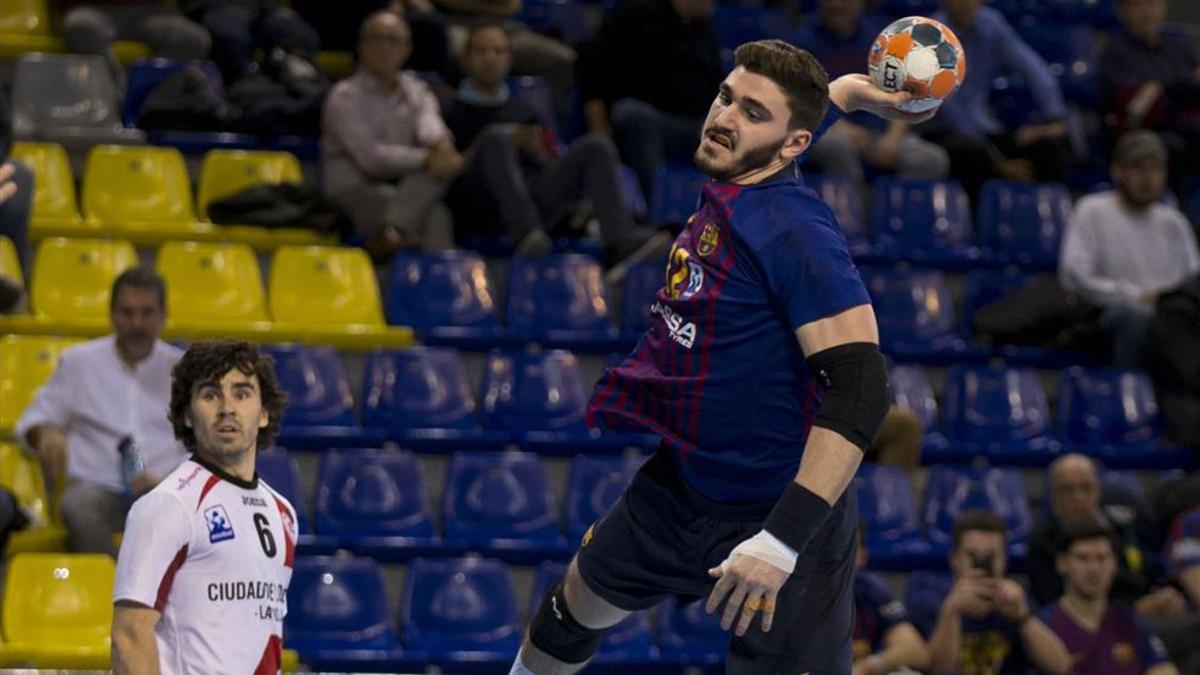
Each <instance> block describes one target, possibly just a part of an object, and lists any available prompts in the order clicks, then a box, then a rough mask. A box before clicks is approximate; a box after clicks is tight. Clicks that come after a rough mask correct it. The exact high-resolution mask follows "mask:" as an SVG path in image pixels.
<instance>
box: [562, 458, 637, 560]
mask: <svg viewBox="0 0 1200 675" xmlns="http://www.w3.org/2000/svg"><path fill="white" fill-rule="evenodd" d="M643 461H645V458H643V457H638V456H633V457H589V456H587V455H580V456H578V457H576V458H575V459H574V461H572V462H571V474H570V476H569V477H568V478H567V504H566V509H565V511H566V523H565V526H566V530H567V540H568V541H569V542H570V543H571V544H572V545H574V544H575V543H576V542H579V541H580V540H581V539H582V538H583V533H584V532H586V531H587V529H588V528H589V527H591V525H592V523H594V522H596V521H597V520H598V519H599V518H600V516H602V515H604V514H605V513H606V512H607V511H608V509H609V507H610V506H612V505H613V504H615V503H616V501H617V498H618V497H620V496H621V493H622V492H623V491H624V490H625V487H626V486H627V485H629V483H630V481H632V480H633V476H634V474H636V473H637V471H638V469H639V468H641V466H642V462H643Z"/></svg>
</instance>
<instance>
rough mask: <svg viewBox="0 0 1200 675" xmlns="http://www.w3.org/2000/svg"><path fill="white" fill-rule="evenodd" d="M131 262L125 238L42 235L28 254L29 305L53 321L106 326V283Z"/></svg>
mask: <svg viewBox="0 0 1200 675" xmlns="http://www.w3.org/2000/svg"><path fill="white" fill-rule="evenodd" d="M137 262H138V257H137V252H136V251H135V250H134V249H133V246H132V245H130V244H129V242H126V241H120V240H113V239H62V238H53V239H45V240H43V241H42V243H41V244H40V245H39V246H38V249H37V256H36V257H35V258H34V264H33V292H32V294H31V297H30V309H31V311H32V312H33V313H34V314H36V315H38V316H40V317H44V318H46V319H52V320H54V321H55V322H68V323H69V322H81V321H83V322H88V323H99V324H102V325H104V326H107V325H108V322H109V321H108V314H109V296H110V295H111V292H112V283H113V281H114V280H115V279H116V278H117V276H118V275H119V274H120V273H121V272H123V271H125V270H126V269H128V268H130V267H133V266H134V265H137Z"/></svg>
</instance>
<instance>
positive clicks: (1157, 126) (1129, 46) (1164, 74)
mask: <svg viewBox="0 0 1200 675" xmlns="http://www.w3.org/2000/svg"><path fill="white" fill-rule="evenodd" d="M1116 5H1117V15H1118V16H1119V17H1120V19H1121V27H1122V30H1121V31H1120V32H1118V33H1116V34H1115V35H1112V36H1111V37H1110V38H1109V40H1108V42H1107V44H1106V45H1105V48H1104V51H1103V52H1102V53H1101V55H1100V68H1099V70H1100V98H1101V104H1102V105H1103V106H1104V109H1105V111H1107V112H1108V113H1109V115H1110V117H1109V119H1108V122H1109V128H1111V129H1114V130H1115V131H1116V132H1117V133H1123V132H1124V131H1125V130H1127V129H1136V128H1139V127H1141V128H1149V129H1154V130H1156V131H1158V132H1159V133H1160V134H1162V137H1163V140H1164V141H1166V143H1167V147H1168V149H1169V150H1170V155H1171V174H1172V177H1173V178H1175V179H1176V180H1179V181H1180V184H1181V182H1182V181H1181V179H1182V178H1183V176H1184V172H1185V171H1190V172H1192V173H1197V172H1200V166H1197V164H1196V157H1197V155H1200V40H1197V39H1196V35H1195V34H1194V33H1191V32H1189V31H1186V30H1178V31H1176V30H1170V29H1167V28H1164V26H1163V23H1164V21H1165V19H1166V14H1167V3H1166V0H1117V3H1116ZM1178 185H1179V184H1177V186H1178Z"/></svg>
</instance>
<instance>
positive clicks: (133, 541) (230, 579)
mask: <svg viewBox="0 0 1200 675" xmlns="http://www.w3.org/2000/svg"><path fill="white" fill-rule="evenodd" d="M296 534H297V533H296V512H295V510H294V509H293V508H292V505H291V504H289V503H288V502H287V500H286V499H284V498H283V497H281V496H280V495H279V494H278V493H277V492H275V491H274V490H272V489H271V488H270V487H268V486H267V484H266V483H265V482H263V481H262V480H261V479H259V478H258V477H257V476H256V477H255V480H253V481H250V482H247V481H243V480H239V479H237V478H235V477H232V476H230V475H229V474H227V473H224V472H223V471H221V470H220V469H219V468H217V467H214V466H213V465H212V464H210V463H208V462H205V461H204V460H203V459H199V458H197V457H196V456H195V455H193V456H192V457H191V458H190V459H189V460H187V461H185V462H184V463H183V464H181V465H179V467H178V468H177V469H175V471H173V472H171V474H170V475H168V476H167V477H166V478H165V479H164V480H163V481H162V482H161V483H159V484H158V486H157V487H155V488H154V489H153V490H151V491H150V492H148V493H146V494H145V495H143V496H142V497H141V498H140V499H138V500H137V501H136V502H134V504H133V508H132V509H130V511H129V517H128V519H127V520H126V524H125V537H124V540H123V541H122V542H121V552H120V555H119V556H118V558H117V578H116V586H115V588H114V590H113V601H114V602H116V601H121V600H132V601H134V602H137V603H140V604H143V605H146V606H147V607H153V608H155V609H156V610H158V611H159V612H161V613H162V617H161V618H160V619H159V622H158V626H157V627H156V629H155V637H156V640H157V643H158V660H159V668H160V669H161V671H162V672H163V673H164V674H176V673H177V674H181V675H182V674H183V673H238V674H245V673H255V675H258V674H260V673H277V672H279V663H280V651H281V649H282V646H283V617H284V614H286V612H287V587H288V582H290V581H291V578H292V560H293V558H294V557H295V551H296Z"/></svg>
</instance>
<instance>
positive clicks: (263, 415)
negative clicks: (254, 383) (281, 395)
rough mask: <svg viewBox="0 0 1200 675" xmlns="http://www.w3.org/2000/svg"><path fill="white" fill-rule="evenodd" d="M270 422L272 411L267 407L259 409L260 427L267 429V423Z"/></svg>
mask: <svg viewBox="0 0 1200 675" xmlns="http://www.w3.org/2000/svg"><path fill="white" fill-rule="evenodd" d="M270 423H271V413H269V412H267V409H266V408H263V409H262V410H259V411H258V428H259V429H266V428H267V425H268V424H270Z"/></svg>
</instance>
